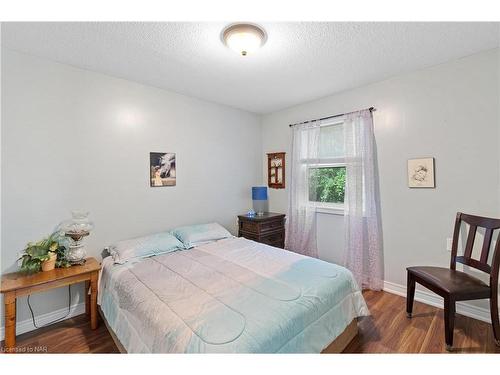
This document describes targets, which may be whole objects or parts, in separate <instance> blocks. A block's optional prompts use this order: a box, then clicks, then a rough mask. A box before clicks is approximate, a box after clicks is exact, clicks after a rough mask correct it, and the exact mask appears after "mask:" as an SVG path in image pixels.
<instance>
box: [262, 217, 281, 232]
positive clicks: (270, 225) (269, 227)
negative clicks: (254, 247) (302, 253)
mask: <svg viewBox="0 0 500 375" xmlns="http://www.w3.org/2000/svg"><path fill="white" fill-rule="evenodd" d="M283 225H284V223H283V219H279V220H273V221H267V222H264V223H261V224H260V231H261V232H270V231H273V230H277V229H281V228H283Z"/></svg>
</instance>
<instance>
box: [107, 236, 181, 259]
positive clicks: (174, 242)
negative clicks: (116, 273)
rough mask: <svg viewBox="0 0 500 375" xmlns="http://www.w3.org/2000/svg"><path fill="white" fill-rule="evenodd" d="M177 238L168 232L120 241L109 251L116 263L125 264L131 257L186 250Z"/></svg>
mask: <svg viewBox="0 0 500 375" xmlns="http://www.w3.org/2000/svg"><path fill="white" fill-rule="evenodd" d="M184 249H185V247H184V245H183V244H182V242H180V241H179V240H178V239H177V238H175V237H174V236H173V235H172V234H170V233H168V232H162V233H156V234H152V235H149V236H144V237H137V238H132V239H129V240H123V241H118V242H116V243H114V244H113V245H111V246H110V247H109V253H110V254H111V256H112V257H113V260H114V262H115V263H119V264H123V263H125V262H127V261H129V260H130V259H134V258H144V257H149V256H153V255H159V254H164V253H169V252H172V251H176V250H184Z"/></svg>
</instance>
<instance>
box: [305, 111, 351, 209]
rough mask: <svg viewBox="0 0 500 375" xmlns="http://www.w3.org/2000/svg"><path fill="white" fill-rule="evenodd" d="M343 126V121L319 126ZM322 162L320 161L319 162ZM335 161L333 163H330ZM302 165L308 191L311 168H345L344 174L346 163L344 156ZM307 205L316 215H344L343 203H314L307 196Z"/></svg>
mask: <svg viewBox="0 0 500 375" xmlns="http://www.w3.org/2000/svg"><path fill="white" fill-rule="evenodd" d="M343 124H344V119H343V118H341V119H334V120H332V121H329V122H326V123H324V124H321V125H320V127H326V126H338V125H343ZM322 159H323V160H324V161H321V160H322ZM332 160H335V161H332ZM303 163H304V164H306V167H307V174H306V175H307V188H308V189H309V187H310V185H309V184H310V181H309V176H310V169H312V168H335V167H344V168H346V173H347V163H346V157H345V155H344V156H342V157H334V158H319V160H318V161H317V162H315V163H308V161H307V160H304V161H303ZM344 192H345V185H344ZM308 203H309V204H310V205H312V206H314V208H315V209H316V213H323V214H330V215H344V210H345V204H344V203H334V202H331V203H330V202H316V201H310V200H309V195H308Z"/></svg>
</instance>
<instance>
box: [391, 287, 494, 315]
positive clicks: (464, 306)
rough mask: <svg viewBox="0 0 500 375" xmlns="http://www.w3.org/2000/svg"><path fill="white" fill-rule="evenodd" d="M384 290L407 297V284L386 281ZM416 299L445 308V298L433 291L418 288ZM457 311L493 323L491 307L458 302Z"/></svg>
mask: <svg viewBox="0 0 500 375" xmlns="http://www.w3.org/2000/svg"><path fill="white" fill-rule="evenodd" d="M384 291H386V292H389V293H392V294H397V295H398V296H403V297H406V285H400V284H395V283H391V282H389V281H384ZM415 301H418V302H422V303H425V304H427V305H431V306H435V307H440V308H443V298H441V297H440V296H438V295H437V294H434V293H432V292H426V291H423V290H418V289H417V290H416V291H415ZM457 313H458V314H461V315H465V316H468V317H470V318H474V319H477V320H482V321H483V322H487V323H491V316H490V310H489V309H484V308H482V307H478V306H474V305H471V304H469V303H467V302H457Z"/></svg>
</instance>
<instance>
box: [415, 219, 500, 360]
mask: <svg viewBox="0 0 500 375" xmlns="http://www.w3.org/2000/svg"><path fill="white" fill-rule="evenodd" d="M462 221H463V222H465V223H467V224H469V233H468V235H467V241H466V245H465V250H464V255H463V256H457V248H458V237H459V234H460V227H461V224H462ZM478 228H484V229H485V233H484V241H483V246H482V248H481V255H480V258H479V260H476V259H473V258H472V249H473V246H474V240H475V237H476V231H477V229H478ZM499 228H500V220H499V219H491V218H487V217H481V216H473V215H468V214H463V213H461V212H459V213H457V217H456V220H455V230H454V232H453V244H452V249H451V262H450V268H449V269H448V268H441V267H408V268H407V271H408V285H407V288H408V289H407V297H406V314H407V316H408V318H411V316H412V311H413V299H414V297H415V282H417V283H419V284H421V285H423V286H425V287H426V288H428V289H430V290H432V291H433V292H434V293H436V294H439V295H440V296H441V297H443V298H444V324H445V341H446V350H448V351H451V350H452V349H453V328H454V325H455V302H456V301H463V300H474V299H485V298H489V299H490V312H491V323H492V325H493V334H494V335H495V343H496V345H497V346H500V323H499V318H498V266H499V264H500V236H498V237H497V241H496V244H495V250H494V253H493V259H492V261H491V265H489V264H488V256H489V251H490V246H491V240H492V237H493V231H494V230H496V229H499ZM457 262H459V263H462V264H465V265H467V266H469V267H473V268H476V269H478V270H480V271H483V272H486V273H487V274H489V275H490V282H489V285H487V284H486V283H484V282H483V281H481V280H479V279H477V278H475V277H473V276H471V275H469V274H467V273H465V272H460V271H457V270H456V264H457Z"/></svg>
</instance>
